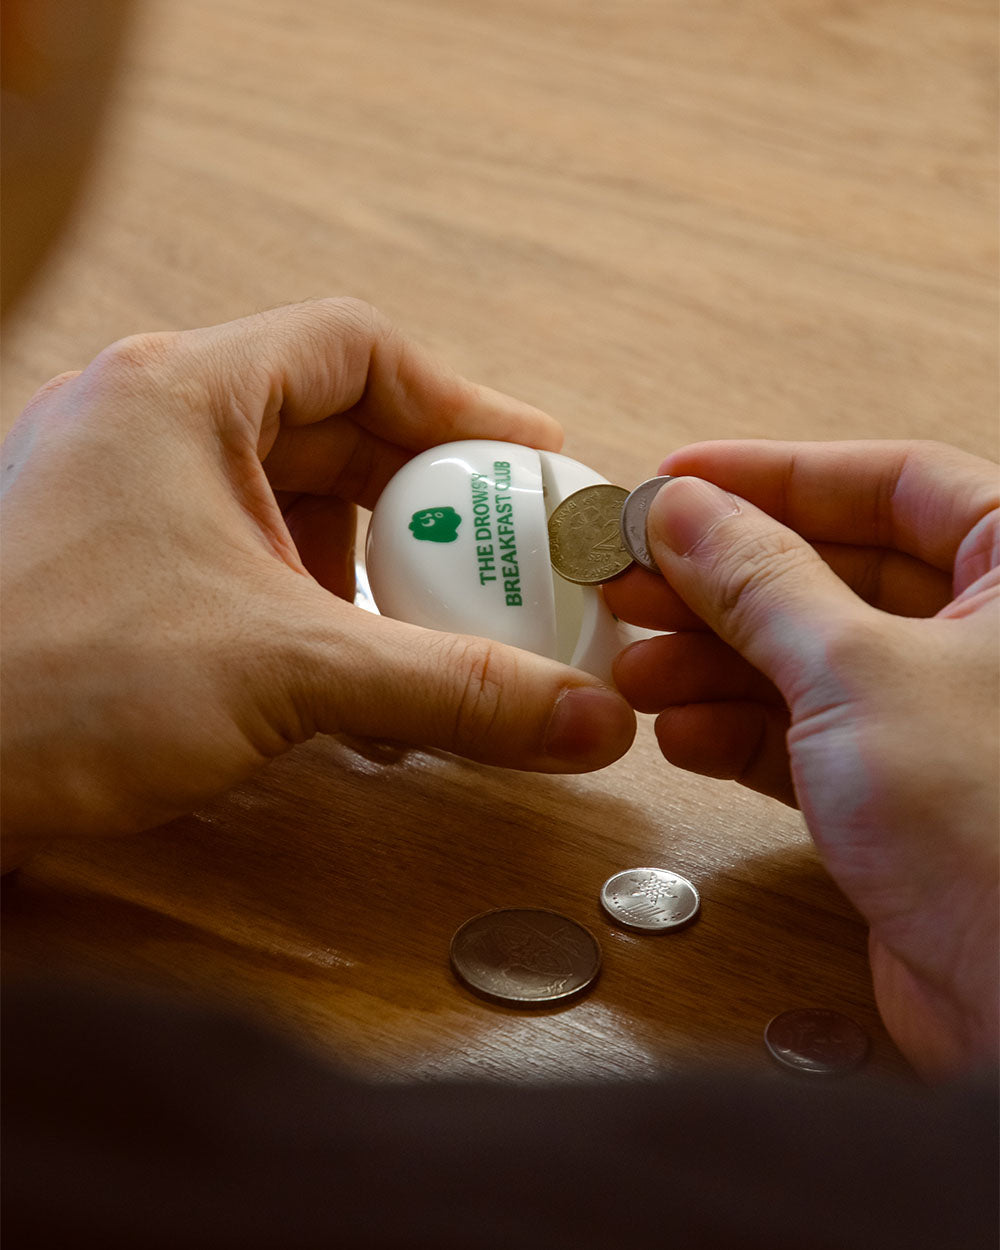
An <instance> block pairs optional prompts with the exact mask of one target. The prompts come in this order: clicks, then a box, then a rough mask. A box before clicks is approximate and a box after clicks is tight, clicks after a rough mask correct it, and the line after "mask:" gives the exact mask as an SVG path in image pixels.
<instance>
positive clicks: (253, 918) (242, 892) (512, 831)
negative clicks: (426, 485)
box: [3, 0, 997, 1079]
mask: <svg viewBox="0 0 1000 1250" xmlns="http://www.w3.org/2000/svg"><path fill="white" fill-rule="evenodd" d="M995 24H996V18H995V13H994V5H993V4H992V3H988V2H987V0H964V2H963V3H960V4H958V3H955V0H924V2H923V3H920V4H913V3H910V2H906V3H904V2H903V0H884V2H883V3H879V4H872V5H845V4H842V3H840V2H839V0H795V3H790V2H789V0H759V2H755V3H751V4H743V5H733V4H731V3H728V2H727V0H710V2H709V3H704V4H699V5H690V4H687V3H684V2H683V0H655V2H654V0H621V2H619V3H615V4H611V5H591V4H581V3H580V2H579V0H515V2H513V3H509V4H504V5H497V4H495V3H486V2H485V0H366V3H365V4H363V5H358V4H348V3H344V2H343V0H330V2H329V3H325V4H322V5H317V4H315V3H313V0H149V2H147V3H145V4H144V5H142V6H141V9H140V12H139V15H138V18H137V20H136V22H135V25H134V29H133V31H132V35H131V39H130V42H129V45H128V48H127V54H126V63H125V66H124V71H123V74H122V78H121V82H120V85H119V90H118V94H117V98H116V101H115V105H114V110H113V113H112V116H111V119H110V123H109V126H108V130H107V135H106V141H105V144H104V150H103V153H102V156H101V159H100V161H99V164H98V167H97V169H96V170H95V172H94V176H93V178H92V180H91V183H90V186H89V189H88V192H87V195H86V197H85V200H84V202H83V204H82V206H81V208H80V211H79V212H78V213H77V215H76V217H75V218H74V220H73V222H72V224H71V226H70V228H69V229H68V231H67V233H66V236H65V238H64V240H63V242H62V244H61V245H60V247H59V250H58V251H57V253H56V255H55V256H54V257H53V259H52V260H51V262H50V263H49V265H48V266H47V268H46V270H45V271H44V273H43V274H42V275H41V276H40V278H39V280H38V281H37V282H36V284H35V286H34V289H33V291H32V292H31V294H30V295H29V296H28V297H27V298H26V299H25V300H24V301H23V302H22V304H21V306H20V308H19V309H18V310H17V313H16V316H15V317H14V318H13V319H12V322H11V324H10V325H9V326H8V327H7V328H6V333H5V341H4V347H3V359H4V378H3V384H4V406H5V418H4V419H5V425H6V424H9V422H10V421H11V420H12V419H13V416H14V415H15V414H16V412H17V411H19V409H20V407H21V406H22V405H23V403H24V402H25V401H26V399H27V398H28V397H29V396H30V394H31V393H32V392H33V391H34V389H35V388H36V387H37V386H39V385H40V384H41V383H42V382H44V381H45V380H46V379H47V378H48V377H50V376H51V375H53V374H55V373H58V372H61V371H62V370H65V369H72V368H80V367H82V366H83V365H84V364H85V363H86V362H87V361H88V360H89V359H90V358H91V357H92V356H93V355H94V354H96V352H97V351H99V350H100V349H101V348H102V347H103V346H105V345H106V344H107V343H109V342H111V341H112V340H114V339H116V338H118V337H120V336H122V335H125V334H128V333H132V332H134V331H139V330H151V329H159V328H168V327H187V326H196V325H206V324H211V323H213V322H217V321H224V320H227V319H230V318H232V317H236V316H240V315H243V314H245V313H247V312H251V311H254V310H256V309H261V308H266V307H270V306H273V305H276V304H280V303H283V302H287V301H294V300H299V299H303V298H308V297H312V296H321V295H328V294H350V295H355V296H359V297H362V298H364V299H367V300H369V301H371V302H372V303H374V304H376V305H377V306H378V307H380V308H381V309H382V310H383V311H384V312H385V313H387V314H388V315H389V316H390V317H391V318H392V319H393V320H395V321H396V322H398V323H399V324H400V325H401V326H402V327H404V328H405V329H406V330H407V331H408V332H409V333H411V334H412V335H413V336H414V337H416V338H417V339H419V340H420V341H422V342H423V343H425V344H426V345H427V346H429V347H430V348H432V349H433V350H435V351H437V352H438V353H439V354H440V355H442V356H443V357H444V358H445V359H447V360H448V361H449V362H450V363H451V364H453V365H454V366H456V367H457V368H458V369H459V370H461V371H462V372H464V373H465V374H467V375H468V376H470V377H472V378H474V379H476V380H477V381H481V382H485V383H489V384H491V385H493V386H496V387H498V388H500V389H502V390H505V391H508V392H510V393H512V394H515V395H518V396H520V397H522V398H525V399H527V400H529V401H531V402H533V403H535V404H537V405H538V406H540V407H543V408H545V409H547V410H548V411H550V412H552V413H553V414H554V415H555V416H556V417H558V418H559V419H560V420H561V421H562V422H563V424H564V425H565V428H566V447H565V450H566V451H567V453H568V454H569V455H571V456H573V457H574V458H576V459H578V460H581V461H583V462H584V463H585V464H588V465H591V466H593V467H594V468H595V469H597V470H598V471H599V472H601V473H603V474H604V475H605V476H606V477H607V478H609V479H610V480H612V481H614V482H616V483H619V484H620V485H623V486H627V487H631V486H633V485H635V484H636V483H637V482H639V481H641V480H643V479H644V478H646V477H648V476H650V475H651V473H653V472H654V471H655V469H656V465H657V463H658V461H659V460H660V458H661V457H662V456H663V455H664V454H666V452H668V451H669V450H671V449H673V448H675V447H679V446H682V445H683V444H685V443H687V442H690V441H693V440H698V439H703V438H720V437H734V436H735V437H743V436H754V437H755V436H761V437H779V438H825V437H837V438H842V437H862V438H867V437H892V438H895V437H900V438H913V437H917V438H944V439H947V440H948V441H951V442H953V443H957V444H958V445H960V446H962V447H965V448H967V449H968V450H971V451H974V452H977V453H979V454H982V455H987V456H990V457H995V456H996V453H997V427H996V414H997V391H996V378H997V354H996V352H997V349H996V330H997V324H996V295H995V254H994V247H995V213H996V186H997V178H996V163H995V152H996V136H995V121H994V107H993V106H994V75H995V66H994V55H993V50H994V48H995V46H996V39H995V34H996V32H995ZM647 865H654V866H662V867H665V868H669V869H672V870H674V871H677V872H679V873H682V874H683V875H685V876H687V877H689V878H690V879H691V880H692V881H693V882H695V884H696V885H697V887H698V889H699V891H700V892H701V898H702V910H701V915H700V917H699V919H698V920H697V922H696V923H694V924H693V925H691V926H690V927H688V928H686V929H684V930H682V931H680V932H677V933H670V934H665V935H657V936H653V937H648V936H644V935H641V934H636V933H632V932H629V931H627V930H624V929H621V928H619V927H616V926H615V925H614V924H612V923H611V922H610V921H609V920H608V919H607V918H605V917H604V915H603V913H602V911H601V909H600V906H599V902H598V894H599V890H600V887H601V884H602V882H603V881H604V880H605V879H606V878H607V877H609V876H610V875H611V874H612V873H614V872H617V871H619V870H621V869H623V868H629V867H635V866H647ZM499 907H543V908H548V909H553V910H556V911H558V912H561V913H563V914H565V915H567V916H569V917H572V918H574V919H576V920H578V921H580V922H581V923H582V924H584V925H585V926H586V927H587V928H589V929H590V930H591V931H592V933H593V934H594V935H595V937H596V938H597V939H598V942H599V943H600V946H601V948H602V951H603V969H602V973H601V976H600V978H599V980H598V981H597V983H596V984H595V986H594V987H593V988H592V990H591V991H590V992H589V993H588V994H586V995H585V996H583V997H582V998H580V999H578V1000H575V1001H574V1002H572V1003H570V1004H568V1005H564V1006H561V1007H549V1008H542V1009H536V1010H532V1011H526V1010H517V1009H512V1008H509V1007H504V1006H500V1005H496V1004H493V1003H490V1002H487V1001H484V1000H482V999H479V998H477V997H475V996H473V995H472V994H470V993H469V992H468V991H467V990H466V989H464V988H463V987H462V986H461V985H460V984H459V983H458V982H457V981H456V979H455V978H454V976H453V974H452V973H451V971H450V968H449V960H448V951H449V944H450V941H451V938H452V935H453V933H454V932H455V930H456V929H457V928H458V927H459V926H460V925H461V924H462V923H463V922H464V921H466V920H467V919H469V918H470V917H471V916H473V915H475V914H477V913H479V912H482V911H485V910H488V909H491V908H499ZM4 909H5V928H6V940H5V960H6V964H7V967H8V969H10V970H12V971H15V972H34V971H38V970H41V969H45V968H53V967H55V968H69V969H75V970H83V971H85V972H86V973H87V974H89V975H94V974H100V975H107V976H110V977H113V978H116V979H121V980H124V981H125V982H126V983H128V984H144V985H154V986H158V987H163V988H165V989H167V990H168V991H169V992H171V993H174V994H183V995H187V996H197V997H200V998H203V999H207V1000H208V1001H210V1002H213V1003H217V1004H220V1005H224V1006H226V1007H232V1008H235V1009H237V1010H239V1011H243V1012H250V1013H253V1014H255V1015H258V1016H260V1017H261V1018H263V1019H264V1021H265V1022H267V1023H268V1024H269V1025H270V1026H271V1027H273V1028H275V1029H278V1030H280V1031H282V1032H284V1033H286V1034H288V1035H291V1036H293V1037H296V1038H298V1039H301V1040H304V1041H306V1042H308V1043H309V1044H311V1045H315V1046H317V1047H319V1048H320V1049H321V1050H322V1051H323V1052H324V1053H326V1054H329V1055H330V1056H332V1057H334V1058H336V1059H337V1060H338V1061H339V1062H341V1063H343V1064H345V1065H347V1066H348V1067H351V1068H353V1069H355V1070H357V1071H360V1072H363V1073H366V1074H369V1075H372V1076H374V1077H378V1078H380V1079H383V1078H393V1079H395V1078H400V1077H415V1078H421V1079H422V1078H432V1077H441V1076H462V1077H466V1076H484V1077H488V1078H497V1079H513V1078H524V1077H538V1078H562V1077H570V1076H584V1077H591V1076H643V1077H645V1076H648V1075H650V1074H653V1073H656V1072H663V1071H672V1070H678V1069H680V1068H683V1067H685V1066H687V1065H690V1064H692V1063H695V1062H702V1061H707V1062H724V1063H735V1064H742V1065H745V1066H749V1067H766V1065H767V1063H768V1059H767V1056H766V1053H765V1050H764V1047H763V1044H762V1032H763V1029H764V1026H765V1024H766V1023H767V1021H768V1020H769V1019H770V1018H771V1017H772V1016H773V1015H775V1014H776V1013H778V1012H781V1011H783V1010H786V1009H788V1008H792V1007H798V1006H819V1007H830V1008H834V1009H836V1010H840V1011H843V1012H846V1013H847V1014H848V1015H850V1016H851V1017H853V1018H854V1019H855V1020H856V1021H857V1022H858V1023H859V1024H861V1025H862V1026H863V1028H864V1029H865V1030H866V1031H867V1032H868V1033H869V1035H870V1037H871V1041H872V1049H871V1055H870V1059H869V1067H870V1069H872V1070H874V1071H876V1072H884V1073H894V1074H906V1072H907V1068H906V1065H905V1063H904V1062H903V1060H902V1059H901V1058H900V1056H899V1055H898V1053H897V1052H896V1051H895V1049H894V1047H893V1045H892V1043H891V1042H890V1040H889V1039H888V1037H887V1036H886V1034H885V1032H884V1030H883V1029H882V1027H881V1025H880V1023H879V1019H878V1015H877V1013H876V1010H875V1007H874V1003H873V999H872V993H871V985H870V977H869V972H868V966H867V958H866V933H865V929H864V925H863V924H862V922H861V920H860V918H859V917H858V916H857V914H856V913H855V912H854V910H853V909H852V907H851V906H850V904H849V903H848V902H847V901H846V900H845V899H844V897H843V896H842V895H841V894H840V893H839V891H838V890H837V889H836V887H835V886H834V885H833V884H832V883H831V881H830V880H829V878H828V877H827V876H826V874H825V872H824V870H823V868H822V866H821V864H820V863H819V860H818V858H817V856H816V854H815V852H814V851H813V849H812V846H811V843H810V842H809V839H808V837H807V835H806V833H805V830H804V826H803V823H802V820H801V818H800V816H799V815H798V813H796V812H793V811H791V810H789V809H787V808H785V807H783V806H781V805H779V804H777V803H775V802H772V801H770V800H767V799H764V798H761V797H759V796H757V795H754V794H751V793H748V792H745V791H743V790H741V789H740V788H739V787H738V786H736V785H735V784H732V783H725V782H716V781H708V780H705V779H703V778H700V777H696V776H692V775H688V774H685V773H682V772H680V771H679V770H677V769H674V768H672V767H670V766H668V765H667V764H665V763H664V762H663V760H662V758H661V757H660V755H659V753H658V751H657V748H656V744H655V740H654V738H653V734H652V729H651V724H650V719H649V718H646V717H643V718H641V724H640V730H639V735H638V739H637V741H636V744H635V746H634V747H633V748H632V750H631V751H630V752H629V753H628V755H627V756H626V757H625V758H624V759H622V760H621V761H619V762H618V763H617V764H615V765H613V766H612V767H610V768H607V769H604V770H602V771H600V772H598V773H594V774H591V775H588V776H579V777H569V778H563V777H555V776H535V775H522V774H517V773H513V772H508V771H505V770H501V769H495V768H488V767H484V766H480V765H475V764H470V763H467V762H464V761H462V760H460V759H456V758H453V757H450V756H448V755H446V754H444V753H439V752H433V751H431V752H426V751H419V750H405V751H404V750H401V749H399V748H395V747H393V746H391V745H390V744H385V743H371V742H359V741H352V740H349V739H346V738H329V737H328V738H321V739H316V740H314V741H312V742H309V743H307V744H305V745H303V746H302V747H300V748H297V749H295V750H294V751H293V752H291V753H290V754H289V755H287V756H285V757H283V758H282V759H280V760H278V761H277V762H276V763H274V764H273V765H272V766H271V767H269V768H268V769H267V770H266V771H265V772H264V773H263V774H261V775H260V776H259V777H258V778H257V779H256V780H254V781H253V782H252V783H250V784H247V785H244V786H242V787H240V788H239V789H237V790H235V791H233V792H232V793H230V794H228V795H226V796H225V797H223V798H221V799H219V800H218V801H217V802H215V803H214V804H213V805H211V806H209V807H207V808H205V809H203V810H201V811H199V812H197V813H195V814H193V815H191V816H190V817H187V818H184V819H181V820H178V821H176V822H174V823H172V824H170V825H169V826H166V827H164V828H161V829H158V830H155V831H153V832H151V833H148V834H146V835H143V836H139V837H134V838H132V839H128V840H120V841H106V842H105V841H95V842H93V843H90V844H88V845H86V846H82V845H80V846H68V845H63V846H53V847H52V848H51V849H50V850H48V851H46V852H45V853H43V854H40V855H39V856H37V857H36V858H35V859H34V860H32V861H30V862H29V863H28V864H27V865H25V866H24V867H23V868H22V869H20V870H19V871H18V872H17V873H15V874H13V875H11V876H10V877H9V878H7V879H6V881H5V885H4Z"/></svg>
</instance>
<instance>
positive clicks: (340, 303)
mask: <svg viewBox="0 0 1000 1250" xmlns="http://www.w3.org/2000/svg"><path fill="white" fill-rule="evenodd" d="M317 307H319V308H320V309H322V311H323V313H324V314H325V315H327V316H332V317H333V318H334V320H335V321H337V322H338V323H340V324H341V325H343V327H344V329H346V330H349V331H353V332H355V333H363V334H370V335H371V336H372V337H373V338H374V337H377V336H378V334H379V333H380V331H381V330H382V328H383V320H382V315H381V313H380V312H379V311H378V310H377V309H376V308H375V307H374V306H373V305H371V304H369V303H367V301H365V300H363V299H356V298H355V297H354V296H353V295H334V296H329V297H327V298H326V299H321V300H318V301H317Z"/></svg>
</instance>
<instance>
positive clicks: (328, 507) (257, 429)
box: [3, 300, 635, 848]
mask: <svg viewBox="0 0 1000 1250" xmlns="http://www.w3.org/2000/svg"><path fill="white" fill-rule="evenodd" d="M460 438H495V439H503V440H507V441H511V442H520V443H526V444H529V445H532V446H536V447H540V448H547V449H553V450H556V449H558V447H559V446H560V444H561V441H562V440H561V431H560V429H559V427H558V425H557V424H556V423H555V422H554V421H553V420H552V419H551V418H549V417H547V416H545V415H544V414H543V413H541V412H538V411H537V410H536V409H533V408H530V407H528V406H527V405H525V404H522V403H519V402H517V401H516V400H513V399H509V398H507V397H506V396H503V395H500V394H498V393H497V392H495V391H491V390H487V389H486V388H483V387H478V386H474V385H473V384H472V383H470V382H466V381H464V380H463V379H461V378H459V377H457V376H455V375H454V374H453V373H451V372H450V371H448V370H446V369H444V368H442V366H440V365H439V364H437V363H436V362H434V361H433V360H431V359H430V358H428V357H427V356H426V355H425V354H424V353H423V352H422V351H421V350H419V349H418V348H417V347H415V346H414V345H413V344H412V343H410V342H408V341H407V340H405V339H404V338H403V337H402V336H401V335H400V334H399V333H397V332H396V331H395V330H394V329H392V327H390V326H389V325H387V323H386V322H385V321H384V320H383V319H382V318H381V317H380V316H379V315H378V314H377V313H376V312H375V311H374V310H373V309H371V308H369V307H367V306H366V305H364V304H360V303H358V302H356V301H351V300H320V301H317V302H315V303H310V304H302V305H296V306H290V307H285V308H279V309H275V310H273V311H271V312H267V313H262V314H259V315H257V316H254V317H248V318H246V319H245V320H242V321H236V322H232V323H230V324H227V325H222V326H216V327H213V328H211V329H205V330H193V331H187V332H183V333H161V334H151V335H143V336H138V337H135V338H130V339H124V340H122V341H121V342H120V343H117V344H115V345H113V346H112V347H110V348H108V349H107V350H106V351H105V352H103V353H102V354H101V355H100V356H98V357H97V359H96V360H95V361H94V362H93V363H92V364H91V365H90V366H89V367H88V368H87V369H85V370H84V371H83V372H82V373H79V374H66V375H63V376H62V377H60V378H56V379H55V380H54V381H53V382H51V383H49V384H48V386H46V387H43V388H42V390H41V391H40V392H39V393H38V395H37V396H36V397H35V398H34V400H33V401H32V402H31V404H30V405H29V407H28V409H27V410H26V411H25V413H24V414H23V416H22V417H21V419H20V421H19V422H18V424H17V425H16V426H15V428H14V430H13V431H12V433H11V435H10V437H9V438H8V440H7V442H6V443H5V444H4V459H3V481H4V526H5V541H4V557H5V571H4V649H3V666H4V699H3V718H4V724H3V772H4V784H5V794H4V820H5V837H7V836H9V835H13V836H14V837H15V839H17V841H18V842H19V843H20V844H21V846H22V848H23V847H24V846H26V845H27V846H30V845H32V844H33V843H34V842H36V841H37V840H38V839H39V838H42V837H45V836H48V835H51V834H56V833H62V834H90V833H101V832H127V831H130V830H137V829H142V828H147V827H150V826H152V825H155V824H157V823H161V822H162V821H164V820H167V819H168V818H170V817H173V816H175V815H178V814H180V813H183V812H186V811H189V810H191V809H193V808H194V807H196V806H197V805H198V804H200V803H202V802H204V801H206V800H207V799H209V798H210V797H212V796H213V795H215V794H217V793H219V792H220V791H222V790H224V789H226V788H228V787H229V786H231V785H233V784H235V783H236V782H238V781H240V780H241V779H243V778H244V777H246V776H247V775H249V774H250V773H251V772H252V771H253V770H254V769H255V768H257V767H259V766H260V765H261V764H262V763H264V762H265V761H266V760H268V759H270V758H271V757H273V756H275V755H277V754H278V753H280V752H282V751H284V750H286V749H287V748H288V747H289V746H291V745H292V744H293V743H295V742H299V741H301V740H303V739H305V738H307V737H309V736H311V735H312V734H314V733H317V732H319V731H324V732H336V731H345V732H350V733H354V734H358V735H361V736H374V737H387V738H392V739H395V740H398V741H402V742H407V743H413V744H416V745H423V746H436V747H443V748H445V749H448V750H452V751H456V752H459V753H461V754H464V755H467V756H469V757H470V758H473V759H477V760H484V761H488V762H491V763H496V764H503V765H506V766H509V767H516V768H524V769H537V770H544V771H560V772H575V771H581V770H584V769H590V768H597V767H600V766H602V765H604V764H608V763H610V762H611V761H612V760H613V759H616V758H617V757H618V756H619V755H621V754H622V753H623V752H624V751H625V750H627V748H628V746H629V744H630V742H631V740H632V735H633V733H634V727H635V720H634V716H633V713H632V711H631V709H630V708H629V707H628V706H627V704H626V703H625V701H624V700H623V699H622V698H621V697H620V695H618V694H617V693H616V692H614V691H612V690H610V689H609V688H608V687H606V686H604V685H602V684H601V683H600V682H598V681H596V680H594V679H593V678H591V677H589V676H588V675H587V674H585V673H581V672H578V671H576V670H573V669H568V668H565V667H563V666H562V665H559V664H556V663H555V662H553V661H549V660H545V659H542V658H541V657H538V656H534V655H529V654H528V653H526V652H521V651H516V650H514V649H512V648H509V647H503V646H500V645H497V644H494V643H490V642H487V641H486V640H484V639H480V638H467V637H459V636H455V635H451V634H444V633H436V632H433V631H430V630H423V629H418V628H416V627H415V626H410V625H405V624H403V623H401V622H398V621H392V620H389V619H386V618H382V617H375V616H373V615H371V614H370V613H366V612H363V611H361V610H360V609H358V608H356V607H355V606H354V605H353V604H352V603H351V602H349V600H350V599H351V597H352V595H353V580H354V576H353V568H354V560H353V541H354V505H355V504H361V505H363V506H365V507H371V506H372V505H373V504H374V502H375V500H376V499H377V498H378V495H379V493H380V491H381V490H382V488H383V487H384V486H385V484H386V482H387V481H388V480H389V478H390V477H391V476H392V475H393V474H394V473H395V472H396V471H397V470H398V469H399V468H400V467H401V466H402V465H403V464H404V463H405V462H406V461H407V460H408V459H409V458H410V457H411V456H412V455H413V454H414V453H416V452H418V451H421V450H423V449H425V448H427V447H430V446H433V445H435V444H437V443H442V442H447V441H450V440H452V439H460Z"/></svg>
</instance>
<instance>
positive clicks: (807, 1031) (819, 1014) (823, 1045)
mask: <svg viewBox="0 0 1000 1250" xmlns="http://www.w3.org/2000/svg"><path fill="white" fill-rule="evenodd" d="M764 1044H765V1045H766V1046H767V1049H768V1051H769V1052H770V1053H771V1056H772V1057H773V1058H774V1059H776V1060H777V1061H778V1063H780V1064H781V1065H782V1067H785V1068H791V1069H792V1070H793V1071H795V1072H805V1073H808V1074H810V1075H812V1076H839V1075H841V1074H842V1073H844V1072H850V1071H851V1070H852V1069H854V1068H856V1067H857V1066H858V1065H859V1064H860V1063H862V1062H863V1061H864V1058H865V1056H866V1055H867V1054H868V1035H867V1034H866V1033H865V1031H864V1030H863V1029H862V1028H861V1026H860V1025H858V1024H855V1023H854V1021H853V1020H852V1019H851V1018H850V1017H849V1016H845V1015H842V1014H841V1013H840V1012H839V1011H830V1010H829V1009H828V1008H825V1007H798V1008H796V1009H795V1010H794V1011H783V1012H782V1013H781V1015H778V1016H775V1017H774V1019H773V1020H771V1021H770V1022H769V1023H768V1025H767V1028H766V1029H765V1030H764Z"/></svg>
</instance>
